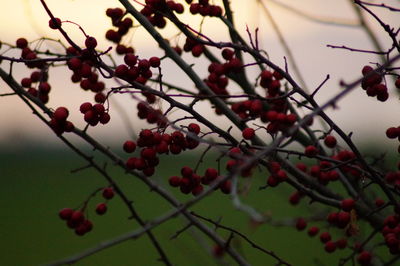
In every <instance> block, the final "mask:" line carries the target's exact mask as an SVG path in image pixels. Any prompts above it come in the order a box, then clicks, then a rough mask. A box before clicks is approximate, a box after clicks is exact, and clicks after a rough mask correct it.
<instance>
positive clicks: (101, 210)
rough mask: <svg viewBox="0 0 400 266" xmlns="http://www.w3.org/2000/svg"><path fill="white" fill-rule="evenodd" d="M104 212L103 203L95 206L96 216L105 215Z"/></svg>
mask: <svg viewBox="0 0 400 266" xmlns="http://www.w3.org/2000/svg"><path fill="white" fill-rule="evenodd" d="M106 211H107V204H105V203H104V202H103V203H99V204H97V206H96V213H97V214H98V215H103V214H105V213H106Z"/></svg>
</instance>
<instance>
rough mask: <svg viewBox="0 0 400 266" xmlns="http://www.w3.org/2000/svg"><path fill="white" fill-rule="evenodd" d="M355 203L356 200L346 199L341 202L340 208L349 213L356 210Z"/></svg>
mask: <svg viewBox="0 0 400 266" xmlns="http://www.w3.org/2000/svg"><path fill="white" fill-rule="evenodd" d="M354 205H355V201H354V199H344V200H342V201H341V202H340V206H341V208H342V210H344V211H346V212H349V211H351V210H352V209H353V208H354Z"/></svg>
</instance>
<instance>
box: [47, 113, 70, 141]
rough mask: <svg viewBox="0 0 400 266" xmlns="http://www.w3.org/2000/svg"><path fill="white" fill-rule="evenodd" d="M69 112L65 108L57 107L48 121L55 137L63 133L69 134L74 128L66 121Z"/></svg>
mask: <svg viewBox="0 0 400 266" xmlns="http://www.w3.org/2000/svg"><path fill="white" fill-rule="evenodd" d="M68 115H69V111H68V109H67V108H65V107H58V108H57V109H56V110H55V111H54V113H53V115H52V118H51V120H50V122H49V123H50V127H51V128H52V129H53V130H54V132H55V133H56V134H57V135H61V134H62V133H64V132H71V131H72V130H74V128H75V126H74V124H73V123H72V122H71V121H68V120H67V118H68Z"/></svg>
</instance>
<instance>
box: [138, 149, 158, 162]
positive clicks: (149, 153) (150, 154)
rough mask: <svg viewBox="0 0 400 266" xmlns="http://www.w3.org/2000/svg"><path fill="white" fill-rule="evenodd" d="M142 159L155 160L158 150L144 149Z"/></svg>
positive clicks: (141, 153)
mask: <svg viewBox="0 0 400 266" xmlns="http://www.w3.org/2000/svg"><path fill="white" fill-rule="evenodd" d="M140 155H141V157H142V158H144V159H146V160H151V159H154V158H155V157H156V156H157V153H156V150H155V149H153V148H144V149H142V151H141V152H140Z"/></svg>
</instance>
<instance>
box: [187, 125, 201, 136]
mask: <svg viewBox="0 0 400 266" xmlns="http://www.w3.org/2000/svg"><path fill="white" fill-rule="evenodd" d="M188 130H189V131H190V132H193V133H194V134H196V135H197V134H199V133H200V126H199V125H198V124H195V123H190V124H189V125H188Z"/></svg>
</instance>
